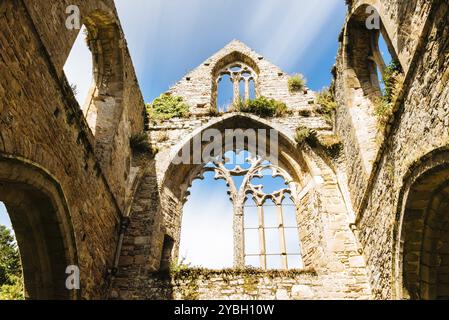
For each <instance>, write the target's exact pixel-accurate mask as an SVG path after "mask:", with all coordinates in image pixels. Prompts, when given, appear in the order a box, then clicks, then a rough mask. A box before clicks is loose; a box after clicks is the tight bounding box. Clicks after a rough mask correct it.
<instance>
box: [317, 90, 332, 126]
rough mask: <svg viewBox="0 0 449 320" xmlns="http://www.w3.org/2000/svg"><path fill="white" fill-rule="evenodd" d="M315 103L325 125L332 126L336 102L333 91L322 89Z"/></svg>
mask: <svg viewBox="0 0 449 320" xmlns="http://www.w3.org/2000/svg"><path fill="white" fill-rule="evenodd" d="M315 103H316V104H317V105H318V108H317V112H318V113H319V114H320V115H322V116H323V117H324V119H325V120H326V122H327V123H329V124H332V122H333V115H334V111H335V109H336V108H337V102H336V101H335V96H334V92H333V90H331V89H329V88H324V89H323V90H322V91H321V92H319V93H318V94H317V97H316V101H315Z"/></svg>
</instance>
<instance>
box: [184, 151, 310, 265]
mask: <svg viewBox="0 0 449 320" xmlns="http://www.w3.org/2000/svg"><path fill="white" fill-rule="evenodd" d="M210 174H213V177H211V176H210ZM212 178H213V179H215V180H224V181H225V183H226V186H227V193H228V196H229V198H230V200H231V204H232V211H233V212H223V213H220V214H222V215H225V217H222V218H223V219H222V220H223V221H227V220H228V219H231V218H232V225H233V227H232V229H233V230H227V232H228V236H226V237H225V238H226V239H233V247H234V250H233V256H234V257H233V260H234V262H233V265H234V267H244V266H246V267H256V268H261V269H284V270H287V269H300V268H303V263H302V258H301V248H300V237H299V230H298V223H297V217H296V214H297V206H298V205H297V204H298V200H297V195H298V194H297V189H298V188H297V183H295V182H294V181H293V179H292V178H291V176H290V175H289V174H288V173H287V172H286V171H285V170H284V169H282V168H280V167H278V166H277V165H273V164H272V163H270V162H269V161H267V160H264V159H263V158H261V157H254V156H253V155H252V154H250V153H249V152H247V151H241V152H227V153H226V154H225V156H224V157H223V158H221V159H215V160H213V161H211V162H209V163H208V164H207V165H205V166H204V167H203V168H202V170H201V172H200V174H199V175H198V176H197V177H196V179H201V180H203V181H201V183H205V184H207V185H210V184H211V183H212V182H211V181H208V179H212ZM195 183H196V182H195ZM219 188H221V186H220V187H219ZM195 189H196V188H195ZM196 190H197V189H196ZM205 190H206V191H205V192H207V193H208V194H211V191H210V189H208V186H206V187H205ZM221 190H223V189H221ZM223 196H226V194H223ZM217 203H220V202H219V201H217ZM194 207H195V212H193V211H192V212H184V216H183V227H182V236H181V250H180V251H181V256H182V259H185V260H187V262H189V263H191V264H193V265H201V266H209V265H212V266H214V267H216V266H217V265H216V264H215V263H214V262H215V261H212V262H211V261H208V259H209V260H210V259H211V255H213V254H215V252H210V253H209V254H208V253H206V252H202V248H192V247H189V243H191V244H193V243H196V244H197V245H196V246H197V247H201V245H199V246H198V244H199V243H201V242H200V241H196V242H195V240H194V239H197V238H199V237H201V235H204V234H206V233H207V232H210V230H201V227H200V224H193V225H192V224H191V223H189V220H190V219H191V218H193V215H198V214H199V212H198V211H199V210H200V211H201V214H202V216H206V217H209V216H211V217H212V216H214V217H215V216H216V215H217V211H220V210H221V209H220V208H218V207H214V206H210V205H209V206H208V207H207V208H198V206H194ZM227 211H230V207H227ZM205 213H207V215H205ZM190 215H192V216H190ZM231 215H232V216H231ZM220 219H221V218H220ZM201 225H203V224H201ZM186 226H188V228H189V230H185V229H184V228H185V227H186ZM215 227H217V226H215ZM205 228H207V227H205ZM219 228H220V230H216V231H214V232H216V234H217V235H221V234H222V233H223V230H221V229H222V228H228V229H230V224H227V223H223V225H222V226H219ZM212 238H213V237H212ZM186 239H189V240H188V241H187V240H186ZM192 239H193V240H192ZM203 241H204V239H203ZM213 241H216V242H217V247H220V246H221V244H220V242H221V241H224V239H210V240H209V241H208V243H207V247H208V248H213V247H214V245H212V243H211V242H213ZM211 250H212V249H211ZM189 252H190V253H191V255H192V256H194V258H192V259H189V258H190V257H189V256H188V255H189V254H188V253H189ZM185 253H187V256H183V254H185ZM223 254H225V253H223ZM227 256H228V259H229V260H230V255H229V254H227ZM201 257H203V258H204V260H203V259H201ZM220 258H222V257H221V256H220ZM205 260H207V261H205ZM230 264H232V262H231V261H227V263H226V264H225V266H229V265H230Z"/></svg>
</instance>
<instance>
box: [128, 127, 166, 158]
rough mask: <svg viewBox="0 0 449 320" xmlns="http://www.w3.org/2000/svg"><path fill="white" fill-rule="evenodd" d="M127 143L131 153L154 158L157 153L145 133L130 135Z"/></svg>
mask: <svg viewBox="0 0 449 320" xmlns="http://www.w3.org/2000/svg"><path fill="white" fill-rule="evenodd" d="M129 143H130V146H131V149H132V150H133V152H134V153H137V154H143V153H147V154H149V155H150V156H154V155H156V154H157V153H158V151H159V150H158V149H157V148H155V147H153V146H152V145H151V143H150V142H149V139H148V135H147V134H146V133H145V132H142V133H138V134H135V135H132V136H131V138H130V139H129Z"/></svg>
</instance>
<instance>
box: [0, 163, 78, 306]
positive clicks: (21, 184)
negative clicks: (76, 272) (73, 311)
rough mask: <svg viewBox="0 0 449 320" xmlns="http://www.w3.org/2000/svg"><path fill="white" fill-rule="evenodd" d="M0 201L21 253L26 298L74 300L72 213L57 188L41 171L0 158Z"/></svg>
mask: <svg viewBox="0 0 449 320" xmlns="http://www.w3.org/2000/svg"><path fill="white" fill-rule="evenodd" d="M0 201H2V202H4V204H5V206H6V208H7V211H8V213H9V216H10V219H11V222H12V225H13V228H14V231H15V234H16V238H17V243H18V246H19V250H20V255H21V260H22V268H23V274H24V287H25V298H26V299H33V300H34V299H76V298H78V296H79V293H78V291H70V290H68V289H67V288H66V278H67V277H68V275H67V274H66V268H67V267H68V266H71V265H75V266H78V265H79V264H78V258H77V250H76V245H75V237H74V233H73V230H72V222H71V219H70V214H69V212H68V208H67V205H66V202H65V199H64V195H63V193H62V190H61V189H60V187H59V185H58V183H57V182H56V181H55V180H54V179H53V178H52V177H51V176H50V175H49V174H48V173H47V172H45V171H44V170H43V169H41V168H39V167H37V166H35V165H33V164H31V163H28V162H26V161H23V160H20V159H14V158H9V157H6V156H2V155H0Z"/></svg>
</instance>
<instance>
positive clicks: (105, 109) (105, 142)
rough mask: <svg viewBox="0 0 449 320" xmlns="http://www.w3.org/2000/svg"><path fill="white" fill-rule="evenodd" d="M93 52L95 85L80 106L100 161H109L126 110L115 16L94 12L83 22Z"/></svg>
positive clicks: (122, 57) (120, 35) (120, 43)
mask: <svg viewBox="0 0 449 320" xmlns="http://www.w3.org/2000/svg"><path fill="white" fill-rule="evenodd" d="M83 25H84V26H85V27H86V30H87V32H86V35H85V37H86V39H85V41H86V42H87V46H88V48H89V50H90V51H91V53H92V65H93V70H92V72H93V83H92V86H91V88H90V90H89V93H88V97H87V99H86V102H85V103H84V105H82V106H80V107H81V109H82V111H83V114H84V116H85V118H86V121H87V123H88V125H89V127H90V129H91V131H92V133H93V135H94V136H95V150H96V153H97V155H98V158H99V159H100V160H101V161H103V162H107V161H108V159H109V156H110V153H111V149H112V147H113V143H112V142H113V139H114V136H115V134H116V131H117V127H118V124H119V122H120V118H121V116H122V111H123V103H122V100H123V88H124V63H123V61H124V51H123V50H124V47H123V43H124V38H123V34H122V32H121V31H120V27H119V25H118V22H117V17H116V16H115V15H114V14H113V13H109V12H107V11H103V10H95V11H92V12H91V13H90V14H89V15H88V16H87V17H85V18H84V19H83Z"/></svg>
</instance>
